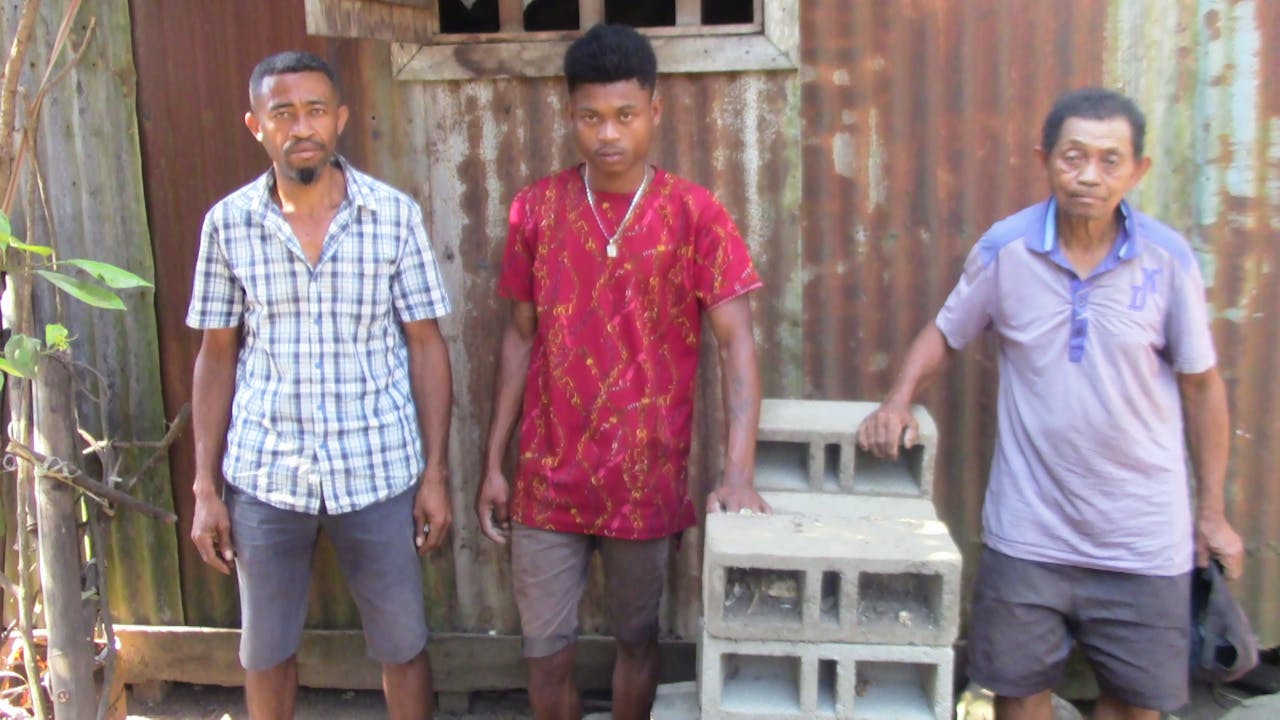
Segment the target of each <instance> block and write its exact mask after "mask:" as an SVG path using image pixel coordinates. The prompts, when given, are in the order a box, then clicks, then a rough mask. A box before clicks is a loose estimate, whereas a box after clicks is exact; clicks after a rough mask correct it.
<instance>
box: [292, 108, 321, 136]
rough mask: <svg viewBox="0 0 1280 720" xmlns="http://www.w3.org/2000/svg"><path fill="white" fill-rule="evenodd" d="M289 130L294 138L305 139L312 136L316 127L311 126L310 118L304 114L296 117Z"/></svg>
mask: <svg viewBox="0 0 1280 720" xmlns="http://www.w3.org/2000/svg"><path fill="white" fill-rule="evenodd" d="M289 130H290V133H291V134H292V135H293V136H294V137H300V138H305V137H311V136H312V135H314V134H315V132H316V127H315V125H314V124H312V122H311V118H309V117H307V115H306V113H303V114H301V115H299V116H298V119H297V120H296V121H294V123H293V127H292V128H290V129H289Z"/></svg>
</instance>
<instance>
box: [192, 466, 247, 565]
mask: <svg viewBox="0 0 1280 720" xmlns="http://www.w3.org/2000/svg"><path fill="white" fill-rule="evenodd" d="M197 484H198V483H197ZM191 542H193V543H195V545H196V550H198V551H200V559H202V560H204V562H205V564H206V565H208V566H209V567H211V568H213V569H214V570H217V571H218V572H220V573H222V574H223V575H230V574H231V567H232V566H233V565H234V564H235V561H236V551H235V547H234V546H233V545H232V544H231V518H230V516H229V515H228V514H227V505H226V503H224V502H222V498H220V497H218V495H217V493H215V492H213V491H212V490H207V491H201V490H197V491H196V511H195V517H194V518H192V520H191Z"/></svg>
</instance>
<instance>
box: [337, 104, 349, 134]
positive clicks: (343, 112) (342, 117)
mask: <svg viewBox="0 0 1280 720" xmlns="http://www.w3.org/2000/svg"><path fill="white" fill-rule="evenodd" d="M349 117H351V111H350V110H348V109H347V106H346V105H339V106H338V134H339V135H341V134H342V128H344V127H346V126H347V119H348V118H349Z"/></svg>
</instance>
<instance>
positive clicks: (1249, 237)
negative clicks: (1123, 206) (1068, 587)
mask: <svg viewBox="0 0 1280 720" xmlns="http://www.w3.org/2000/svg"><path fill="white" fill-rule="evenodd" d="M1111 15H1112V17H1111V19H1110V25H1111V27H1112V28H1113V32H1112V33H1111V38H1110V40H1111V49H1110V52H1109V56H1110V58H1111V60H1110V64H1109V67H1108V68H1107V73H1108V78H1109V79H1113V80H1114V82H1116V83H1117V84H1122V85H1124V86H1125V87H1126V88H1129V89H1130V90H1131V92H1133V93H1134V94H1136V95H1138V96H1139V97H1141V98H1143V101H1144V104H1146V105H1147V106H1149V107H1151V108H1152V110H1153V112H1152V113H1151V117H1152V118H1153V123H1152V125H1153V130H1155V135H1154V139H1156V140H1157V141H1158V142H1159V145H1157V146H1156V147H1153V151H1154V154H1155V162H1156V163H1157V165H1156V166H1155V168H1156V169H1155V170H1153V172H1152V173H1151V174H1149V175H1148V179H1147V180H1145V181H1144V186H1145V187H1144V188H1143V190H1142V194H1141V200H1142V202H1143V203H1144V204H1145V205H1147V206H1149V207H1153V208H1156V211H1157V212H1158V213H1159V214H1160V216H1161V217H1163V218H1165V219H1167V220H1169V221H1170V222H1171V223H1172V224H1173V225H1174V227H1177V228H1178V229H1179V230H1182V231H1184V232H1185V233H1186V234H1187V236H1188V237H1189V238H1191V239H1192V241H1193V242H1194V244H1195V245H1196V247H1197V250H1199V253H1200V261H1201V266H1202V268H1203V269H1204V273H1205V280H1206V284H1207V285H1208V295H1209V301H1210V304H1211V306H1212V309H1213V313H1214V335H1215V338H1216V339H1217V342H1218V349H1219V352H1220V360H1221V366H1222V370H1223V375H1224V377H1225V378H1226V381H1227V385H1228V388H1229V391H1230V402H1231V411H1232V431H1233V432H1232V445H1231V460H1232V462H1231V472H1230V476H1229V482H1228V486H1227V507H1228V512H1229V514H1230V516H1231V518H1232V520H1233V522H1234V523H1235V524H1236V527H1237V529H1238V530H1239V531H1240V533H1241V534H1242V535H1243V536H1244V537H1245V543H1246V548H1247V551H1248V559H1249V561H1248V564H1247V566H1246V570H1245V578H1244V580H1243V581H1241V583H1240V589H1239V592H1238V594H1239V595H1240V596H1241V597H1242V599H1243V601H1244V603H1245V605H1246V607H1247V609H1248V610H1249V613H1250V616H1251V618H1252V619H1253V621H1254V623H1255V625H1256V629H1257V631H1258V634H1259V636H1260V637H1261V639H1262V641H1263V643H1264V644H1266V645H1275V644H1277V643H1280V489H1278V486H1277V484H1276V478H1277V476H1278V475H1280V449H1278V448H1280V413H1278V412H1277V411H1280V385H1277V383H1276V382H1275V381H1274V372H1275V371H1274V368H1275V360H1274V358H1275V357H1276V353H1277V351H1278V350H1280V318H1278V317H1277V314H1276V311H1277V309H1278V308H1280V291H1278V290H1277V284H1276V283H1275V282H1274V273H1275V272H1276V269H1277V267H1280V246H1278V245H1277V244H1276V242H1275V238H1276V233H1277V231H1280V82H1278V81H1280V7H1277V5H1276V3H1273V2H1266V1H1261V2H1252V1H1246V2H1210V1H1209V0H1199V1H1196V2H1193V1H1190V0H1183V1H1182V2H1179V3H1178V5H1177V6H1176V11H1175V8H1174V7H1172V6H1171V7H1169V8H1161V9H1160V11H1159V12H1155V11H1154V10H1149V9H1147V11H1146V12H1144V8H1141V7H1136V6H1130V5H1128V4H1124V3H1120V4H1117V5H1116V6H1115V8H1113V10H1112V13H1111ZM1138 57H1153V58H1158V59H1160V62H1156V63H1151V64H1150V65H1149V66H1145V67H1144V66H1143V65H1142V64H1140V63H1137V62H1135V61H1133V60H1132V59H1134V58H1138ZM1126 59H1129V60H1128V61H1126ZM1161 167H1164V168H1167V170H1166V171H1165V172H1161V171H1160V168H1161Z"/></svg>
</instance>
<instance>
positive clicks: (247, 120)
mask: <svg viewBox="0 0 1280 720" xmlns="http://www.w3.org/2000/svg"><path fill="white" fill-rule="evenodd" d="M244 126H245V127H247V128H249V134H250V135H253V137H254V138H256V139H257V140H258V142H262V126H261V125H259V124H258V116H257V115H254V114H253V111H252V110H250V111H249V112H247V113H245V114H244Z"/></svg>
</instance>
